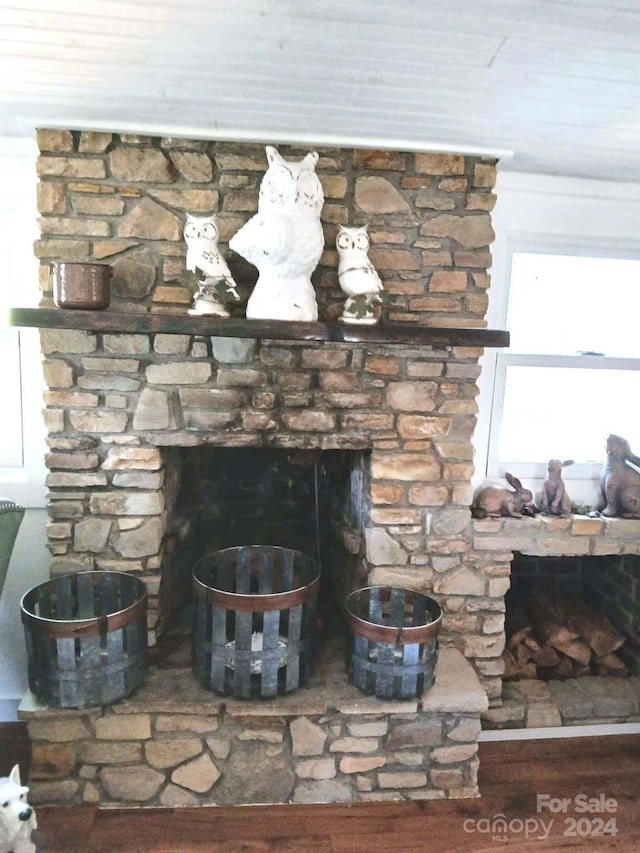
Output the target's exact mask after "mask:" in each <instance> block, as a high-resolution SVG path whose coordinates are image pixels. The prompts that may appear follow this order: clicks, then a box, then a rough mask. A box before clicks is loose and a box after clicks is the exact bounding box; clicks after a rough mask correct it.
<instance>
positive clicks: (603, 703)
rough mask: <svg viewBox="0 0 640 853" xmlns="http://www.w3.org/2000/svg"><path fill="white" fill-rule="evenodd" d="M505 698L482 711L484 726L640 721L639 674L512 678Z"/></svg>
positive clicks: (509, 727)
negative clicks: (551, 678)
mask: <svg viewBox="0 0 640 853" xmlns="http://www.w3.org/2000/svg"><path fill="white" fill-rule="evenodd" d="M503 699H504V701H503V704H502V706H501V707H499V708H491V709H490V710H489V711H486V712H485V713H484V714H483V715H482V722H483V727H484V728H485V729H521V728H541V727H542V728H546V727H549V726H583V725H597V724H600V723H636V722H640V676H630V677H629V678H613V677H603V676H591V677H588V678H572V679H567V680H566V681H550V682H544V681H538V680H534V679H524V680H522V681H510V682H506V683H505V685H504V691H503Z"/></svg>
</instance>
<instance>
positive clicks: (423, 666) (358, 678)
mask: <svg viewBox="0 0 640 853" xmlns="http://www.w3.org/2000/svg"><path fill="white" fill-rule="evenodd" d="M345 609H346V613H347V620H348V622H349V625H350V628H351V632H352V634H353V645H352V648H351V649H350V661H349V678H350V680H351V682H352V683H353V684H354V685H355V686H356V687H357V688H358V689H359V690H361V691H362V692H363V693H367V694H375V695H376V696H377V697H378V698H380V699H407V698H409V697H412V696H418V695H420V694H421V693H422V692H423V691H424V690H426V689H428V688H429V687H431V686H432V685H433V683H434V681H435V670H436V663H437V660H438V634H439V633H440V627H441V625H442V610H441V609H440V605H439V604H438V602H437V601H434V599H432V598H429V597H428V596H426V595H422V594H421V593H419V592H415V591H413V590H408V589H401V588H399V587H389V586H370V587H364V588H363V589H357V590H355V591H354V592H352V593H350V594H349V595H348V596H347V598H346V601H345Z"/></svg>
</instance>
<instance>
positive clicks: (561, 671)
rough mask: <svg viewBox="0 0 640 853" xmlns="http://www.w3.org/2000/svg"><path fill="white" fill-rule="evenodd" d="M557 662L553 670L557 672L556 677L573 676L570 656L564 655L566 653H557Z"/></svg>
mask: <svg viewBox="0 0 640 853" xmlns="http://www.w3.org/2000/svg"><path fill="white" fill-rule="evenodd" d="M558 657H559V660H558V663H557V664H556V665H555V667H554V670H555V672H556V674H557V677H558V678H573V673H574V667H573V660H572V659H571V658H568V657H566V655H563V654H559V655H558Z"/></svg>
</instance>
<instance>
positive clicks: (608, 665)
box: [596, 652, 629, 676]
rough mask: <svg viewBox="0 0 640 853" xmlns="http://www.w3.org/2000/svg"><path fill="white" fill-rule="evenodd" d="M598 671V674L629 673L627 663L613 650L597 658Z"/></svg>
mask: <svg viewBox="0 0 640 853" xmlns="http://www.w3.org/2000/svg"><path fill="white" fill-rule="evenodd" d="M596 671H597V673H598V675H625V676H626V675H629V669H628V668H627V666H626V664H625V663H624V662H623V661H621V660H620V658H619V657H618V655H616V654H614V653H613V652H612V653H611V654H608V655H603V656H602V657H599V658H596Z"/></svg>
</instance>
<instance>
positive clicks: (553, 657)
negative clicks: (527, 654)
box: [532, 646, 560, 666]
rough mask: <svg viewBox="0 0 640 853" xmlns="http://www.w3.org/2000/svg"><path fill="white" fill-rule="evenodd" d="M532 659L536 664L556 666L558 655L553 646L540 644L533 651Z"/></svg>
mask: <svg viewBox="0 0 640 853" xmlns="http://www.w3.org/2000/svg"><path fill="white" fill-rule="evenodd" d="M532 660H533V662H534V663H535V664H536V665H537V666H556V664H557V663H558V661H559V660H560V657H559V655H558V652H557V651H556V650H555V649H554V648H553V646H542V648H541V649H540V650H539V651H537V652H535V653H534V655H533V658H532Z"/></svg>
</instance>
